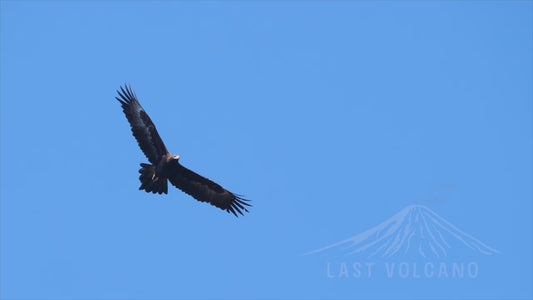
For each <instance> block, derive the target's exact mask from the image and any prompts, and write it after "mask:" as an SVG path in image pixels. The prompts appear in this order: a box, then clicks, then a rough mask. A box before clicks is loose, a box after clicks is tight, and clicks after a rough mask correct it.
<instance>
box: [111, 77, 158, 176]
mask: <svg viewBox="0 0 533 300" xmlns="http://www.w3.org/2000/svg"><path fill="white" fill-rule="evenodd" d="M121 91H122V92H121ZM117 92H118V95H119V96H120V98H119V97H115V98H116V99H117V100H118V101H119V102H120V103H121V104H122V108H123V110H124V113H125V114H126V118H127V119H128V121H129V122H130V125H131V131H132V132H133V136H134V137H135V139H137V142H138V143H139V147H141V150H142V151H143V152H144V155H146V157H147V158H148V160H149V161H150V162H151V163H152V164H153V165H157V164H158V163H159V161H160V160H161V158H162V157H163V156H165V155H167V153H168V150H167V147H165V144H164V143H163V140H161V137H160V136H159V133H157V129H156V128H155V125H154V123H153V122H152V120H150V117H149V116H148V114H147V113H146V112H145V111H144V109H143V108H142V106H141V104H139V101H138V100H137V96H135V94H134V93H133V91H132V90H131V87H128V86H125V89H124V88H122V87H120V91H117Z"/></svg>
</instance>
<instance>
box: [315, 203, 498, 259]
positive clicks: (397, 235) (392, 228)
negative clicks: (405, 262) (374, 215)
mask: <svg viewBox="0 0 533 300" xmlns="http://www.w3.org/2000/svg"><path fill="white" fill-rule="evenodd" d="M334 248H335V249H338V250H342V251H343V252H344V253H345V254H347V255H356V254H361V255H366V256H368V257H381V258H393V257H400V256H412V255H416V256H422V257H424V258H429V257H440V258H442V257H448V256H450V254H451V253H452V252H453V253H454V254H455V255H459V256H463V255H470V254H473V253H474V254H475V253H477V254H479V253H481V254H485V255H493V254H496V253H499V252H498V251H497V250H495V249H493V248H491V247H489V246H487V245H485V244H483V243H482V242H481V241H479V240H477V239H476V238H474V237H472V236H471V235H469V234H467V233H465V232H463V231H461V230H460V229H459V228H457V227H455V226H454V225H452V224H451V223H450V222H448V221H446V220H445V219H443V218H442V217H441V216H439V215H437V214H436V213H435V212H434V211H432V210H431V209H429V208H427V207H425V206H422V205H410V206H407V207H406V208H404V209H402V210H401V211H400V212H398V213H397V214H395V215H394V216H392V217H391V218H390V219H388V220H387V221H385V222H383V223H381V224H379V225H378V226H376V227H374V228H372V229H369V230H367V231H365V232H363V233H360V234H358V235H356V236H354V237H351V238H349V239H347V240H344V241H341V242H338V243H335V244H333V245H330V246H327V247H324V248H321V249H317V250H314V251H312V252H309V253H307V254H312V253H317V252H321V251H325V250H328V249H334Z"/></svg>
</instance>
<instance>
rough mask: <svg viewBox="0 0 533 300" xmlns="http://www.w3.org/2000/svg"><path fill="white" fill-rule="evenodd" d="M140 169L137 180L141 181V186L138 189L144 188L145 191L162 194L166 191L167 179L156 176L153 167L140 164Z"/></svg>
mask: <svg viewBox="0 0 533 300" xmlns="http://www.w3.org/2000/svg"><path fill="white" fill-rule="evenodd" d="M141 167H142V168H141V169H140V170H139V173H141V176H139V180H140V181H141V186H140V187H139V190H145V191H146V192H147V193H154V194H156V193H157V194H162V193H165V194H166V193H167V189H168V186H167V179H166V178H161V177H157V175H156V174H155V167H154V166H152V165H149V164H141Z"/></svg>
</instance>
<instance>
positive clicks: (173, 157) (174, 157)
mask: <svg viewBox="0 0 533 300" xmlns="http://www.w3.org/2000/svg"><path fill="white" fill-rule="evenodd" d="M172 159H175V160H180V156H179V155H173V156H172Z"/></svg>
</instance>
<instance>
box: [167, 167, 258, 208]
mask: <svg viewBox="0 0 533 300" xmlns="http://www.w3.org/2000/svg"><path fill="white" fill-rule="evenodd" d="M174 168H175V169H174V170H172V173H173V174H174V175H173V176H172V177H169V178H168V179H169V180H170V183H172V185H173V186H175V187H177V188H179V189H180V190H182V191H184V192H185V193H187V194H189V195H190V196H192V197H193V198H194V199H196V200H198V201H202V202H208V203H210V204H211V205H213V206H216V207H218V208H220V209H223V210H226V211H227V212H228V213H229V212H231V213H233V214H234V215H235V216H237V217H238V215H237V213H240V214H241V215H242V214H243V211H245V212H248V209H246V206H251V205H250V204H248V203H246V202H247V201H249V200H246V199H243V198H241V197H239V196H238V195H235V194H233V193H232V192H230V191H228V190H226V189H224V188H223V187H221V186H220V185H218V184H217V183H215V182H213V181H211V180H209V179H207V178H205V177H203V176H201V175H198V174H196V173H194V172H193V171H191V170H189V169H187V168H185V167H184V166H182V165H181V164H179V163H178V164H177V165H175V166H174Z"/></svg>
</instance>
